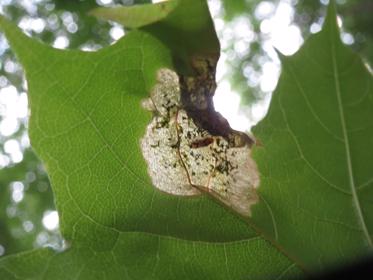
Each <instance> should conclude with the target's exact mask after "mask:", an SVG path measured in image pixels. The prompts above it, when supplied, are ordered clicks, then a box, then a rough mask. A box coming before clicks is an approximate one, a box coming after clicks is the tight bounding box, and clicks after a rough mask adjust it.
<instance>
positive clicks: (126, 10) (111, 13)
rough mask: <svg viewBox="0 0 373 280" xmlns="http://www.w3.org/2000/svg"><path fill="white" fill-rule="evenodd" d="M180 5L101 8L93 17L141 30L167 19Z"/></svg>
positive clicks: (168, 3)
mask: <svg viewBox="0 0 373 280" xmlns="http://www.w3.org/2000/svg"><path fill="white" fill-rule="evenodd" d="M177 5H178V2H177V1H166V2H160V3H156V4H143V5H133V6H122V7H115V8H108V7H99V8H96V9H94V10H92V11H91V12H90V14H91V15H93V16H96V17H98V18H102V19H105V20H113V21H116V22H120V23H121V24H123V25H124V26H125V27H127V28H140V27H143V26H146V25H149V24H152V23H155V22H158V21H160V20H163V19H164V18H166V17H167V16H168V15H169V14H170V12H172V11H173V10H174V9H175V8H176V7H177Z"/></svg>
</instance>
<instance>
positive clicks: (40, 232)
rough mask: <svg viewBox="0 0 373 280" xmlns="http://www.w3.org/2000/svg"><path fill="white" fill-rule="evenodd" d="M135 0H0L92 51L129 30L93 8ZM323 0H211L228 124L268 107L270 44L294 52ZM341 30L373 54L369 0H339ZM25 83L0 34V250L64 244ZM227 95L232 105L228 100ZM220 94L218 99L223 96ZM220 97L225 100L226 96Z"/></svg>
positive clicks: (31, 23) (59, 43)
mask: <svg viewBox="0 0 373 280" xmlns="http://www.w3.org/2000/svg"><path fill="white" fill-rule="evenodd" d="M146 2H151V1H146V0H142V1H141V0H138V1H130V0H122V1H119V0H117V1H113V0H96V1H95V0H80V1H77V0H68V1H66V0H33V1H31V0H29V1H27V0H0V13H1V14H4V15H6V16H7V17H8V18H11V19H12V20H13V21H14V22H16V23H17V24H18V26H19V27H20V28H22V29H23V30H24V31H25V32H27V33H28V34H30V35H32V36H34V37H37V38H40V40H42V41H44V42H45V43H47V44H50V45H52V46H54V47H57V48H71V49H82V50H85V51H94V50H97V49H98V48H101V47H103V46H107V45H109V44H112V43H113V42H115V41H116V40H118V39H119V38H120V37H121V36H123V35H124V34H125V30H123V28H122V27H121V26H120V25H118V24H115V23H107V22H102V21H98V20H96V19H95V18H93V17H90V16H87V12H88V11H89V10H91V9H93V8H95V7H97V6H99V5H101V6H112V5H115V4H122V5H132V4H140V3H146ZM327 3H328V1H327V0H320V1H318V0H305V1H300V0H299V1H297V0H268V1H259V0H209V5H210V9H211V13H212V15H213V18H214V22H215V25H216V29H217V31H218V35H219V39H220V41H221V45H222V58H221V61H220V62H219V66H218V73H217V80H218V83H219V87H218V90H217V94H216V100H215V101H216V107H217V109H221V110H222V113H223V114H225V115H226V116H227V118H228V120H229V121H230V122H231V124H232V126H233V127H234V128H237V129H241V130H249V128H250V126H251V125H253V124H255V123H256V122H257V121H258V120H259V119H260V118H262V117H263V115H264V114H265V112H266V108H267V107H268V103H269V100H270V96H271V92H272V91H273V89H274V87H275V85H276V82H277V78H278V75H279V73H280V63H279V61H278V59H277V57H276V53H275V51H274V49H273V47H276V48H277V49H278V50H280V51H281V52H283V53H284V54H288V55H290V54H292V53H294V52H295V51H296V50H297V49H298V48H299V47H300V45H301V44H302V42H303V39H305V38H307V36H309V34H310V33H315V32H317V31H319V30H320V28H321V25H322V22H323V16H324V13H325V5H327ZM337 4H338V13H339V16H340V25H341V28H342V31H343V32H342V34H341V37H342V40H343V41H344V42H345V43H346V44H348V45H351V47H352V48H353V49H354V50H355V51H357V52H359V53H360V54H361V55H362V57H363V58H364V59H365V60H366V62H367V64H369V63H370V64H371V62H372V61H373V44H372V41H373V16H372V15H373V1H372V0H340V1H338V0H337ZM26 92H27V84H26V82H25V80H24V75H23V71H22V68H21V66H20V65H19V64H18V62H17V60H16V58H15V57H14V55H13V54H12V52H11V50H10V49H9V46H8V44H7V42H6V40H5V38H4V36H3V35H0V256H2V255H8V254H13V253H17V252H20V251H24V250H29V249H32V248H36V247H42V246H52V247H55V248H57V249H58V248H62V247H63V240H62V238H61V236H60V234H59V231H58V215H57V212H56V211H55V207H54V202H53V194H52V190H51V187H50V185H49V181H48V176H47V175H46V173H45V171H44V169H43V165H42V163H41V162H40V161H39V160H38V158H37V157H36V156H35V154H34V153H33V151H32V149H31V147H30V143H29V139H28V136H27V116H28V110H27V94H26ZM227 100H231V101H232V102H233V103H232V102H231V103H232V104H231V106H226V104H228V103H227ZM219 104H220V105H219ZM222 104H223V105H222Z"/></svg>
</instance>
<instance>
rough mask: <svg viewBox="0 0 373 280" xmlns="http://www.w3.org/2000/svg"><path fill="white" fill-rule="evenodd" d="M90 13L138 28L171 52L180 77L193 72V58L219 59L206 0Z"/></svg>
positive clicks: (217, 45)
mask: <svg viewBox="0 0 373 280" xmlns="http://www.w3.org/2000/svg"><path fill="white" fill-rule="evenodd" d="M133 12H134V13H133ZM155 12H157V14H154V13H155ZM91 13H92V14H93V15H95V16H97V17H99V18H102V19H105V20H113V21H117V22H119V23H121V24H123V25H124V26H125V27H128V28H141V30H143V31H145V32H148V33H150V34H152V35H153V36H155V37H157V38H158V39H159V40H160V41H162V42H163V43H164V44H165V45H166V46H167V47H168V48H169V49H170V50H171V53H172V56H173V60H174V63H175V67H176V69H177V70H178V72H180V73H188V72H193V70H192V67H191V64H192V60H193V59H194V58H195V57H196V56H199V57H200V56H204V57H212V58H214V59H215V60H216V61H217V59H218V58H219V53H220V45H219V41H218V38H217V36H216V32H215V28H214V24H213V22H212V20H211V17H210V14H209V10H208V6H207V1H206V0H171V1H167V2H164V3H159V4H147V5H137V6H132V7H115V8H98V9H95V10H93V11H92V12H91ZM150 14H152V16H151V17H150V16H149V15H150ZM129 15H131V16H129Z"/></svg>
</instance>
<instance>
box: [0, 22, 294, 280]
mask: <svg viewBox="0 0 373 280" xmlns="http://www.w3.org/2000/svg"><path fill="white" fill-rule="evenodd" d="M0 28H1V29H2V30H3V31H4V32H5V34H6V36H7V38H8V40H9V42H10V44H11V47H12V49H13V50H14V51H15V53H16V54H17V56H18V58H19V60H20V61H21V63H22V65H23V67H24V69H25V72H26V76H27V80H28V88H29V92H28V94H29V102H30V107H31V117H30V124H29V128H30V129H29V134H30V139H31V144H32V146H33V148H34V149H35V151H36V152H37V154H38V155H39V156H40V158H41V159H42V160H43V162H44V163H45V166H46V169H47V172H48V174H49V176H50V179H51V183H52V187H53V191H54V195H55V201H56V206H57V210H58V212H59V215H60V228H61V232H62V234H63V236H64V238H65V240H66V244H67V249H66V250H65V251H63V252H54V251H52V250H48V249H40V250H36V251H31V252H26V253H22V254H16V255H13V256H10V257H7V258H3V259H1V261H0V278H1V279H30V278H31V279H66V277H67V275H68V277H69V278H76V279H102V278H104V277H105V278H107V279H175V278H178V277H181V278H188V279H239V278H244V277H247V278H249V279H258V278H260V279H262V278H263V277H271V276H277V275H280V274H282V276H283V277H288V276H289V277H290V276H291V275H297V274H299V273H300V271H299V268H298V266H297V265H295V264H294V263H293V262H292V261H290V260H289V259H288V258H287V257H286V256H285V255H284V253H283V252H281V251H279V250H278V249H276V248H275V247H274V246H273V245H272V244H270V243H269V242H268V241H266V240H264V239H263V238H261V237H260V236H258V234H257V233H255V232H254V231H253V230H252V229H251V227H249V226H248V225H247V224H246V223H245V222H244V221H243V220H242V219H241V218H239V217H237V216H235V215H232V213H231V212H229V211H228V210H225V209H224V208H222V207H221V206H220V205H218V204H216V203H215V202H213V201H212V200H210V199H209V198H207V197H195V198H189V199H185V198H181V197H176V196H171V195H167V194H164V193H160V192H159V191H157V190H156V189H155V188H154V187H153V186H152V185H151V182H150V178H149V176H148V174H147V167H146V164H145V161H144V159H143V157H142V154H141V151H140V145H139V139H140V138H141V137H142V136H143V135H144V134H145V127H146V125H147V124H148V123H149V121H150V118H151V115H150V113H147V111H145V110H144V109H143V108H142V107H141V105H140V103H141V101H142V100H143V98H145V97H147V96H149V91H150V89H151V88H152V87H153V85H154V83H155V77H156V71H157V70H158V69H159V68H162V67H168V68H173V65H172V57H171V53H170V51H169V49H168V48H167V47H166V46H165V45H164V44H163V43H161V42H160V41H159V40H158V39H157V38H156V37H154V36H152V35H150V34H149V33H146V32H142V31H132V32H130V33H129V34H128V35H126V36H125V37H124V38H123V39H121V40H120V41H118V42H117V43H116V44H114V45H112V46H110V47H107V48H103V49H101V50H100V51H98V52H91V53H88V52H82V51H68V50H57V49H53V48H51V47H48V46H46V45H44V44H42V43H39V42H38V41H36V40H33V39H31V38H28V37H27V36H25V35H24V34H23V33H22V32H21V31H20V30H19V29H18V28H16V27H15V26H14V25H13V24H11V23H10V22H8V21H7V20H5V19H4V18H2V17H0Z"/></svg>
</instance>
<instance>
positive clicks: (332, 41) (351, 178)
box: [330, 32, 373, 247]
mask: <svg viewBox="0 0 373 280" xmlns="http://www.w3.org/2000/svg"><path fill="white" fill-rule="evenodd" d="M330 45H331V57H332V66H333V77H334V85H335V91H336V96H337V102H338V112H339V118H340V120H341V126H342V134H343V139H344V141H343V142H344V147H345V153H346V164H347V171H348V177H349V184H350V188H351V194H352V202H353V205H354V206H355V209H356V214H357V218H358V221H359V222H360V225H361V228H362V231H363V233H364V236H365V238H366V240H367V242H368V244H369V246H370V247H373V242H372V238H371V236H370V234H369V231H368V228H367V225H366V222H365V219H364V215H363V212H362V210H361V205H360V201H359V197H358V195H357V187H356V184H355V177H354V172H353V168H352V160H351V149H350V142H349V137H348V133H347V129H346V120H345V113H344V108H343V103H342V94H341V85H340V79H339V75H338V70H339V69H338V62H337V58H336V45H335V38H333V32H330Z"/></svg>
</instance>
